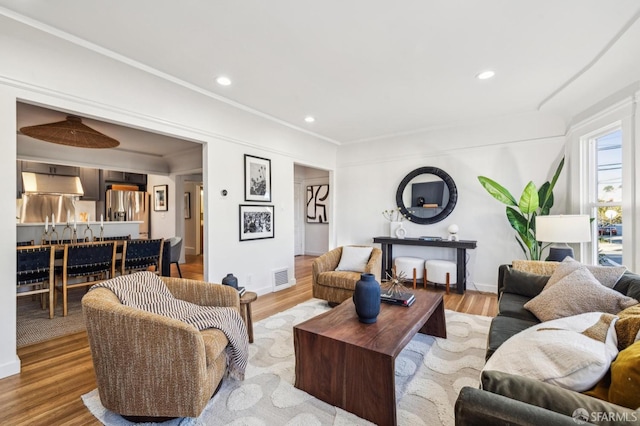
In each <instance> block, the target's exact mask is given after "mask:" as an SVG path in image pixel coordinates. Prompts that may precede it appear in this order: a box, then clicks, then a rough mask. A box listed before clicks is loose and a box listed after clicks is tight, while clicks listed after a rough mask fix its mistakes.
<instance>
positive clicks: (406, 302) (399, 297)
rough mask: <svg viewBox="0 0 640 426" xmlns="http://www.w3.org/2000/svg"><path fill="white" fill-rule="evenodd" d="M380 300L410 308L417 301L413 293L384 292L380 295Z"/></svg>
mask: <svg viewBox="0 0 640 426" xmlns="http://www.w3.org/2000/svg"><path fill="white" fill-rule="evenodd" d="M380 301H381V302H384V303H390V304H392V305H400V306H406V307H407V308H408V307H409V306H411V305H413V302H415V301H416V297H415V296H414V295H413V294H412V293H382V294H381V295H380Z"/></svg>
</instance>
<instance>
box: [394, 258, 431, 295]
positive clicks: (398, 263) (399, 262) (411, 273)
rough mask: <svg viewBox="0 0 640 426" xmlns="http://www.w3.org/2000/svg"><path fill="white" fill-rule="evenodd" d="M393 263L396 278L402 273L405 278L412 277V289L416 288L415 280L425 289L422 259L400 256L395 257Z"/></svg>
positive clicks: (425, 281)
mask: <svg viewBox="0 0 640 426" xmlns="http://www.w3.org/2000/svg"><path fill="white" fill-rule="evenodd" d="M393 262H394V268H395V271H396V276H398V275H400V274H401V273H404V276H405V277H413V288H416V282H417V280H422V285H423V286H424V287H425V288H427V280H426V274H425V273H424V259H420V258H419V257H410V256H402V257H396V258H395V259H394V260H393Z"/></svg>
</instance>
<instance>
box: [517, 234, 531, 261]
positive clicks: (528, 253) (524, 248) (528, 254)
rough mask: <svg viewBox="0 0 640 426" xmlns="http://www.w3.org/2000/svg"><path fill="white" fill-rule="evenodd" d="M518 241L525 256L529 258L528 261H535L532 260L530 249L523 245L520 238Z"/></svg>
mask: <svg viewBox="0 0 640 426" xmlns="http://www.w3.org/2000/svg"><path fill="white" fill-rule="evenodd" d="M516 241H517V242H518V245H519V246H520V248H521V249H522V251H523V252H524V255H525V256H527V259H529V260H535V259H531V253H530V252H529V249H528V248H527V247H525V246H524V244H523V243H522V241H521V240H520V239H519V238H518V237H516Z"/></svg>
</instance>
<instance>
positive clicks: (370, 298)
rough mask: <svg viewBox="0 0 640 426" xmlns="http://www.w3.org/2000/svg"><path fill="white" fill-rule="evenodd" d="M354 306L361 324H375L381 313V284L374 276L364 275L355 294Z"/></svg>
mask: <svg viewBox="0 0 640 426" xmlns="http://www.w3.org/2000/svg"><path fill="white" fill-rule="evenodd" d="M353 304H354V305H356V314H358V319H359V320H360V322H362V323H365V324H373V323H374V322H376V321H377V320H378V314H379V313H380V283H378V281H376V277H375V275H373V274H362V275H360V280H359V281H358V282H357V283H356V289H355V291H354V292H353Z"/></svg>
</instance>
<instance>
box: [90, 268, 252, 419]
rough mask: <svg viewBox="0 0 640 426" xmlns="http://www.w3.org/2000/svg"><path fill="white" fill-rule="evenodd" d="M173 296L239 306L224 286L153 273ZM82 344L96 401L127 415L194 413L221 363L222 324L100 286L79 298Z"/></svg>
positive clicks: (205, 398)
mask: <svg viewBox="0 0 640 426" xmlns="http://www.w3.org/2000/svg"><path fill="white" fill-rule="evenodd" d="M161 279H162V280H163V281H164V282H165V283H166V284H167V287H168V288H169V291H171V293H172V294H173V296H174V297H176V298H178V299H182V300H186V301H189V302H192V303H196V304H198V305H202V306H231V307H235V308H236V309H238V311H240V299H239V297H238V292H237V290H235V289H234V288H232V287H229V286H223V285H219V284H211V283H206V282H203V281H195V280H188V279H182V278H170V277H161ZM82 311H83V315H84V320H85V325H86V327H87V334H88V337H89V346H90V348H91V356H92V358H93V366H94V369H95V373H96V379H97V382H98V392H99V394H100V401H101V402H102V405H104V407H106V408H108V409H109V410H111V411H113V412H115V413H118V414H120V415H122V416H123V417H125V418H128V419H131V420H135V421H140V420H144V421H148V420H150V419H153V420H157V419H162V418H171V417H197V416H198V415H200V413H201V412H202V410H203V409H204V407H205V405H206V404H207V402H208V401H209V399H210V398H211V396H212V395H213V394H214V393H215V391H216V390H217V388H218V387H219V385H220V383H221V381H222V378H223V376H224V374H225V371H226V368H227V361H226V354H225V347H226V346H227V344H228V340H227V338H226V337H225V335H224V334H223V333H222V331H220V330H217V329H207V330H203V331H198V330H197V329H196V328H194V327H193V326H191V325H188V324H186V323H183V322H181V321H178V320H174V319H170V318H167V317H163V316H160V315H156V314H153V313H150V312H145V311H142V310H139V309H136V308H133V307H129V306H125V305H122V304H121V303H120V301H119V300H118V298H117V296H116V295H115V294H114V293H113V292H111V291H110V290H108V289H105V288H96V289H94V290H91V291H90V292H88V293H87V294H86V295H85V296H84V297H83V298H82Z"/></svg>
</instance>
